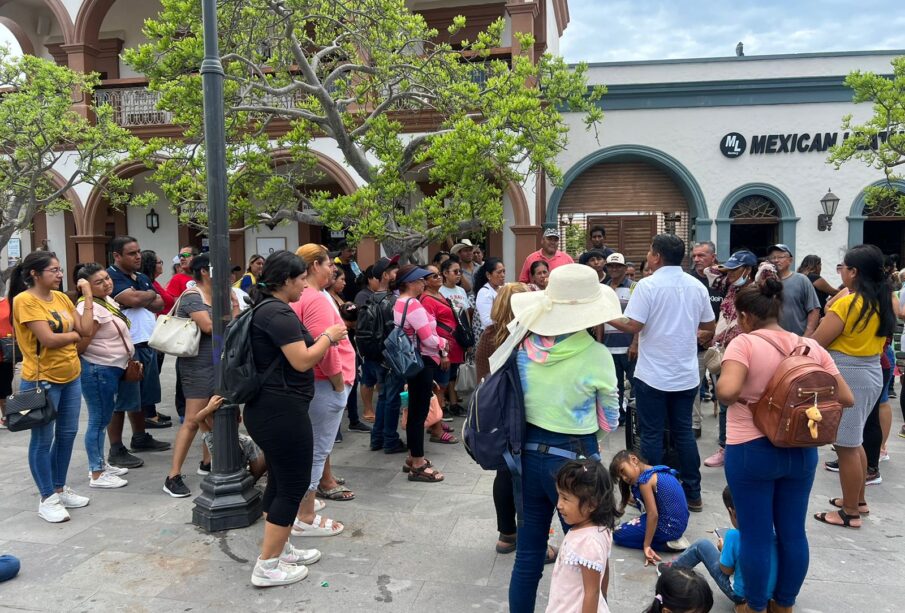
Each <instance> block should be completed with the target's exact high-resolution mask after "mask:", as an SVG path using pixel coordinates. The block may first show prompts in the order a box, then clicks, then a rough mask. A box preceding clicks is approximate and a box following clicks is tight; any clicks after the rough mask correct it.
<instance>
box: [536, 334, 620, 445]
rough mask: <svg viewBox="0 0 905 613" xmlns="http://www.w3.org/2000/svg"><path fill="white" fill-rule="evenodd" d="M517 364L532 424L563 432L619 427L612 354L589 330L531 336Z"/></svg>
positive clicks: (572, 432) (579, 432)
mask: <svg viewBox="0 0 905 613" xmlns="http://www.w3.org/2000/svg"><path fill="white" fill-rule="evenodd" d="M518 367H519V373H520V374H521V380H522V390H523V392H524V394H525V415H526V418H527V421H528V423H530V424H533V425H535V426H538V427H540V428H543V429H545V430H550V431H552V432H559V433H562V434H594V433H595V432H597V430H598V429H600V430H604V431H606V432H612V431H613V430H615V429H616V427H617V426H618V424H619V398H618V395H617V392H616V369H615V367H614V366H613V356H612V355H610V352H609V351H608V350H607V348H606V347H605V346H603V345H601V344H600V343H597V342H595V341H594V339H593V338H592V337H591V335H590V334H588V333H587V332H586V331H585V330H581V331H580V332H575V333H573V334H566V335H562V336H555V337H550V336H540V335H537V334H530V335H528V337H527V338H526V339H525V341H524V342H523V343H522V345H521V347H520V348H519V352H518Z"/></svg>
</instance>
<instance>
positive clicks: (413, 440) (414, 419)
mask: <svg viewBox="0 0 905 613" xmlns="http://www.w3.org/2000/svg"><path fill="white" fill-rule="evenodd" d="M421 360H422V361H423V362H424V368H422V369H421V372H419V373H418V374H417V375H415V376H414V377H412V378H411V379H409V380H408V381H407V382H408V386H409V408H408V417H407V418H406V419H407V421H406V422H405V436H406V438H407V439H408V445H409V452H410V453H411V455H412V457H413V458H423V457H424V422H425V421H426V420H427V413H428V412H429V411H430V406H431V394H433V389H434V371H435V370H436V369H437V363H436V362H434V361H433V360H432V359H431V358H429V357H428V356H426V355H423V356H421Z"/></svg>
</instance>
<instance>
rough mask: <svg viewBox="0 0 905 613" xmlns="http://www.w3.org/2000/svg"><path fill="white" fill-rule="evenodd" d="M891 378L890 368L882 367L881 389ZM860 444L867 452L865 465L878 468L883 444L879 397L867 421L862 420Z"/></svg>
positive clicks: (885, 386) (884, 387)
mask: <svg viewBox="0 0 905 613" xmlns="http://www.w3.org/2000/svg"><path fill="white" fill-rule="evenodd" d="M891 380H892V369H891V368H884V369H883V389H884V390H885V389H886V388H887V387H888V386H889V382H890V381H891ZM861 446H862V447H864V453H865V454H867V467H868V468H872V469H878V468H879V466H880V447H882V446H883V429H882V428H881V427H880V399H879V398H878V399H877V402H876V403H875V404H874V408H873V409H871V411H870V414H869V415H868V416H867V421H866V422H864V436H863V442H862V443H861Z"/></svg>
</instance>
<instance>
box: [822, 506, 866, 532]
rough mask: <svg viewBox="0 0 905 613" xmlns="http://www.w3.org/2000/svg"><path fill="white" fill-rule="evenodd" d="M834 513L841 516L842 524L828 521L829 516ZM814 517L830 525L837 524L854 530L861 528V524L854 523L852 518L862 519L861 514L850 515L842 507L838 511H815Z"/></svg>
mask: <svg viewBox="0 0 905 613" xmlns="http://www.w3.org/2000/svg"><path fill="white" fill-rule="evenodd" d="M832 513H835V514H837V515H838V516H839V519H841V520H842V523H841V524H834V523H833V522H830V521H827V517H829V516H830V514H832ZM814 519H816V520H817V521H819V522H823V523H824V524H827V525H829V526H837V527H839V528H851V529H852V530H858V529H860V528H861V526H853V525H852V520H853V519H861V515H849V514H848V513H846V512H845V511H843V510H842V509H839V510H838V511H828V512H826V513H814Z"/></svg>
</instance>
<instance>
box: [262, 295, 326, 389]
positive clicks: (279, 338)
mask: <svg viewBox="0 0 905 613" xmlns="http://www.w3.org/2000/svg"><path fill="white" fill-rule="evenodd" d="M298 341H305V344H306V345H308V346H309V347H311V346H312V345H314V339H312V338H311V335H310V334H309V333H308V330H306V329H305V326H304V325H303V324H302V322H301V321H300V320H299V318H298V315H296V314H295V312H293V310H292V309H291V308H289V305H288V304H286V303H285V302H283V301H282V300H270V301H268V302H267V303H265V304H262V305H261V306H260V307H259V308H258V310H257V311H255V314H254V321H253V322H252V326H251V349H252V351H253V352H254V358H255V366H256V367H257V369H258V372H259V373H263V372H264V371H265V370H267V367H268V366H270V363H271V362H273V361H274V360H282V364H281V365H280V366H278V367H277V368H276V370H274V372H273V373H272V374H271V375H270V377H269V378H268V379H267V381H264V382H263V383H262V384H261V391H267V392H276V393H280V394H292V395H293V396H298V397H299V399H300V400H302V401H304V402H309V401H310V400H311V398H313V397H314V370H313V369H311V370H307V371H305V372H299V371H297V370H296V369H294V368H293V367H292V364H290V363H289V360H287V359H286V356H285V355H283V350H282V347H283V345H288V344H290V343H296V342H298Z"/></svg>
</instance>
